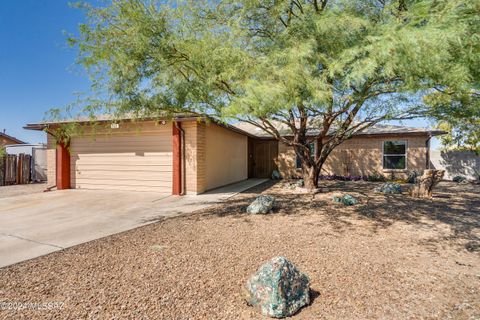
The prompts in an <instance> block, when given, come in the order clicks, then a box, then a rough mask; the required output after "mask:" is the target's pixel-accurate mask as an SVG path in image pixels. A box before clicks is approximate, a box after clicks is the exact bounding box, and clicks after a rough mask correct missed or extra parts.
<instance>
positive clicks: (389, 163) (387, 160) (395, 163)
mask: <svg viewBox="0 0 480 320" xmlns="http://www.w3.org/2000/svg"><path fill="white" fill-rule="evenodd" d="M383 168H384V169H406V168H407V167H406V157H405V156H383Z"/></svg>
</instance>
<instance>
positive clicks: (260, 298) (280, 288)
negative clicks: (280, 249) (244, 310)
mask: <svg viewBox="0 0 480 320" xmlns="http://www.w3.org/2000/svg"><path fill="white" fill-rule="evenodd" d="M245 288H246V291H245V298H246V300H247V303H248V304H249V305H251V306H253V307H256V308H258V309H260V311H261V313H262V314H263V315H265V316H270V317H273V318H285V317H289V316H292V315H293V314H295V313H296V312H297V311H298V310H299V309H300V308H302V307H303V306H305V305H308V304H309V303H310V279H309V277H308V276H307V275H305V274H303V273H301V272H300V271H299V270H298V269H297V268H296V267H295V266H294V265H293V264H292V263H291V262H290V261H288V260H287V259H286V258H284V257H275V258H273V259H272V260H270V261H269V262H267V263H265V264H264V265H262V266H261V267H260V268H259V269H258V270H257V272H256V273H255V274H254V275H253V276H252V277H251V278H250V279H249V280H248V281H247V285H246V287H245Z"/></svg>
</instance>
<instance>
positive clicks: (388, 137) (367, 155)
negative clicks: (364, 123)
mask: <svg viewBox="0 0 480 320" xmlns="http://www.w3.org/2000/svg"><path fill="white" fill-rule="evenodd" d="M71 122H75V123H77V124H78V127H79V130H77V132H79V133H78V134H76V135H75V136H73V137H72V138H71V139H70V143H69V145H63V144H61V143H55V140H54V138H53V136H52V135H51V134H47V140H48V144H47V168H48V169H47V175H48V181H49V184H50V185H56V186H57V188H58V189H66V188H79V189H113V190H128V191H154V192H158V193H164V194H174V195H180V194H198V193H203V192H205V191H208V190H211V189H215V188H217V187H220V186H224V185H227V184H231V183H234V182H238V181H241V180H245V179H247V178H264V177H270V176H271V174H272V171H273V170H275V169H278V170H279V172H280V173H281V174H282V176H283V177H286V178H289V177H297V176H299V174H300V169H299V166H298V161H297V160H296V156H295V152H294V151H293V148H291V147H289V146H287V145H285V144H283V143H279V142H278V141H276V140H275V139H273V138H272V137H271V136H269V135H268V134H266V133H265V132H264V131H261V130H260V129H257V128H256V127H255V126H253V125H251V124H248V123H238V124H236V125H229V124H224V123H220V122H216V121H213V120H212V119H210V118H208V117H205V116H197V115H180V116H176V117H175V118H174V119H173V120H167V119H165V120H158V119H153V118H150V119H149V118H143V119H142V120H132V119H123V120H121V121H113V120H112V119H111V118H109V117H103V118H98V119H97V120H96V121H95V123H93V124H92V122H89V121H87V120H75V121H73V120H72V121H71ZM58 125H59V123H57V122H51V123H43V124H28V125H27V126H26V127H25V128H26V129H30V130H45V131H47V132H49V133H53V132H54V131H55V128H57V127H58ZM442 133H443V132H441V131H430V130H427V129H420V128H407V127H399V126H386V125H383V126H382V125H377V126H375V127H372V128H370V129H368V130H365V131H364V132H362V133H361V134H358V135H355V136H354V137H352V138H351V139H350V140H348V141H346V142H344V143H343V144H342V145H340V146H339V147H338V148H337V149H336V150H334V151H333V152H332V154H331V156H330V157H329V159H328V161H327V163H326V164H325V167H324V168H323V171H322V173H324V174H338V175H368V174H371V173H373V172H380V173H383V174H386V173H392V172H393V173H395V174H397V175H398V176H406V175H407V174H408V172H409V171H413V170H416V171H421V170H423V169H425V168H427V167H428V164H429V141H430V138H431V137H432V136H434V135H438V134H442ZM283 134H285V135H288V132H287V131H285V132H284V133H283ZM310 134H314V132H310ZM314 147H315V145H314V144H312V150H313V148H314Z"/></svg>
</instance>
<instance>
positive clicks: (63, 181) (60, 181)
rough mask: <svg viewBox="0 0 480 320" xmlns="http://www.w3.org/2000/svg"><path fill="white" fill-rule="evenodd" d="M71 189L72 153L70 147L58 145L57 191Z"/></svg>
mask: <svg viewBox="0 0 480 320" xmlns="http://www.w3.org/2000/svg"><path fill="white" fill-rule="evenodd" d="M63 189H70V152H69V151H68V146H67V145H65V144H63V143H58V144H57V190H63Z"/></svg>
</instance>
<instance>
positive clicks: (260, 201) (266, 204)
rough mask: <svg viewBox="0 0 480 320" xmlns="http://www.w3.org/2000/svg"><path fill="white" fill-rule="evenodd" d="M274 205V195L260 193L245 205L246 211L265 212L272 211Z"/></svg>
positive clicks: (253, 212) (252, 212)
mask: <svg viewBox="0 0 480 320" xmlns="http://www.w3.org/2000/svg"><path fill="white" fill-rule="evenodd" d="M274 205H275V197H273V196H268V195H263V194H262V195H259V196H258V197H257V198H256V199H255V200H254V201H253V202H252V203H251V204H250V205H249V206H248V207H247V213H251V214H266V213H269V212H270V211H272V209H273V206H274Z"/></svg>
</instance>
